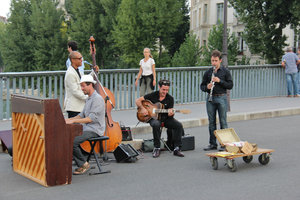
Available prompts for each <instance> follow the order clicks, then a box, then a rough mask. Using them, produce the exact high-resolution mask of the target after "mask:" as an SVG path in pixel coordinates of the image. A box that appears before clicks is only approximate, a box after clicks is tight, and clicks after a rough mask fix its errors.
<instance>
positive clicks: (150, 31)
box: [113, 0, 185, 67]
mask: <svg viewBox="0 0 300 200" xmlns="http://www.w3.org/2000/svg"><path fill="white" fill-rule="evenodd" d="M182 10H183V8H182V0H176V1H174V0H144V1H140V0H123V1H122V2H121V4H120V7H119V10H118V13H117V18H116V24H115V25H114V31H113V38H114V41H115V44H116V47H117V48H118V49H119V51H120V53H121V58H122V60H123V61H124V62H125V63H126V64H127V65H128V66H131V67H136V66H137V64H138V60H139V59H141V57H142V51H143V49H144V47H149V48H150V49H151V50H152V52H153V53H154V51H156V52H157V57H155V60H156V63H157V64H156V65H157V66H162V65H163V63H162V62H160V61H161V58H162V57H164V54H163V51H167V52H168V50H169V48H171V46H172V44H173V43H174V42H176V41H175V36H174V33H175V32H176V31H178V28H179V27H180V25H182V24H183V16H184V12H183V11H182ZM184 34H185V33H184ZM164 60H166V62H168V61H169V59H164Z"/></svg>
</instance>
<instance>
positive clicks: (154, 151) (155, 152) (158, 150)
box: [152, 148, 160, 158]
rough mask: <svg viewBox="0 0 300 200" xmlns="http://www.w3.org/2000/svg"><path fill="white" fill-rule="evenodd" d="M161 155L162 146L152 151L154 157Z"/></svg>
mask: <svg viewBox="0 0 300 200" xmlns="http://www.w3.org/2000/svg"><path fill="white" fill-rule="evenodd" d="M159 155H160V148H154V149H153V152H152V156H153V158H157V157H159Z"/></svg>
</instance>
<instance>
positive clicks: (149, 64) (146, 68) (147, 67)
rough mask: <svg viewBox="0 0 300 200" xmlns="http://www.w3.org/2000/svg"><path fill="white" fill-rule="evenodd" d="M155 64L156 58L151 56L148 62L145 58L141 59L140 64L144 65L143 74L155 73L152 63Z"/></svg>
mask: <svg viewBox="0 0 300 200" xmlns="http://www.w3.org/2000/svg"><path fill="white" fill-rule="evenodd" d="M154 64H155V61H154V59H152V58H149V59H148V60H147V61H146V62H145V61H144V58H143V59H142V60H141V61H140V66H141V67H142V70H143V72H142V76H149V75H151V74H153V71H152V65H154Z"/></svg>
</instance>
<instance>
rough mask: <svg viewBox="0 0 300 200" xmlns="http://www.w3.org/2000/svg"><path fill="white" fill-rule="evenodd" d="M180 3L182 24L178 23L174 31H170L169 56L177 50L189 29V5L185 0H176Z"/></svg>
mask: <svg viewBox="0 0 300 200" xmlns="http://www.w3.org/2000/svg"><path fill="white" fill-rule="evenodd" d="M178 1H179V3H180V4H181V10H180V15H182V24H180V25H179V26H178V28H177V30H176V31H175V32H174V33H171V37H173V38H174V39H173V42H172V43H171V44H170V45H169V47H168V50H169V54H170V56H171V57H173V56H174V54H175V52H176V51H178V49H179V48H180V46H181V44H182V43H183V42H184V41H185V40H186V36H187V35H188V33H189V30H190V15H189V7H188V4H187V1H186V0H178Z"/></svg>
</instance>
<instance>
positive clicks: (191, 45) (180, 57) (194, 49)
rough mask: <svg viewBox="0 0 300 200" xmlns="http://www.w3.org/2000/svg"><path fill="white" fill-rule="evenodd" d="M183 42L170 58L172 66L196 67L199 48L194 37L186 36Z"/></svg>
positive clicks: (198, 61)
mask: <svg viewBox="0 0 300 200" xmlns="http://www.w3.org/2000/svg"><path fill="white" fill-rule="evenodd" d="M185 38H186V39H185V41H184V42H183V43H182V44H181V46H180V48H179V50H178V51H177V52H176V53H175V54H174V57H173V58H172V66H174V67H181V66H196V65H199V63H200V56H201V48H200V42H199V40H198V39H197V38H196V35H190V34H187V36H186V37H185Z"/></svg>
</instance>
